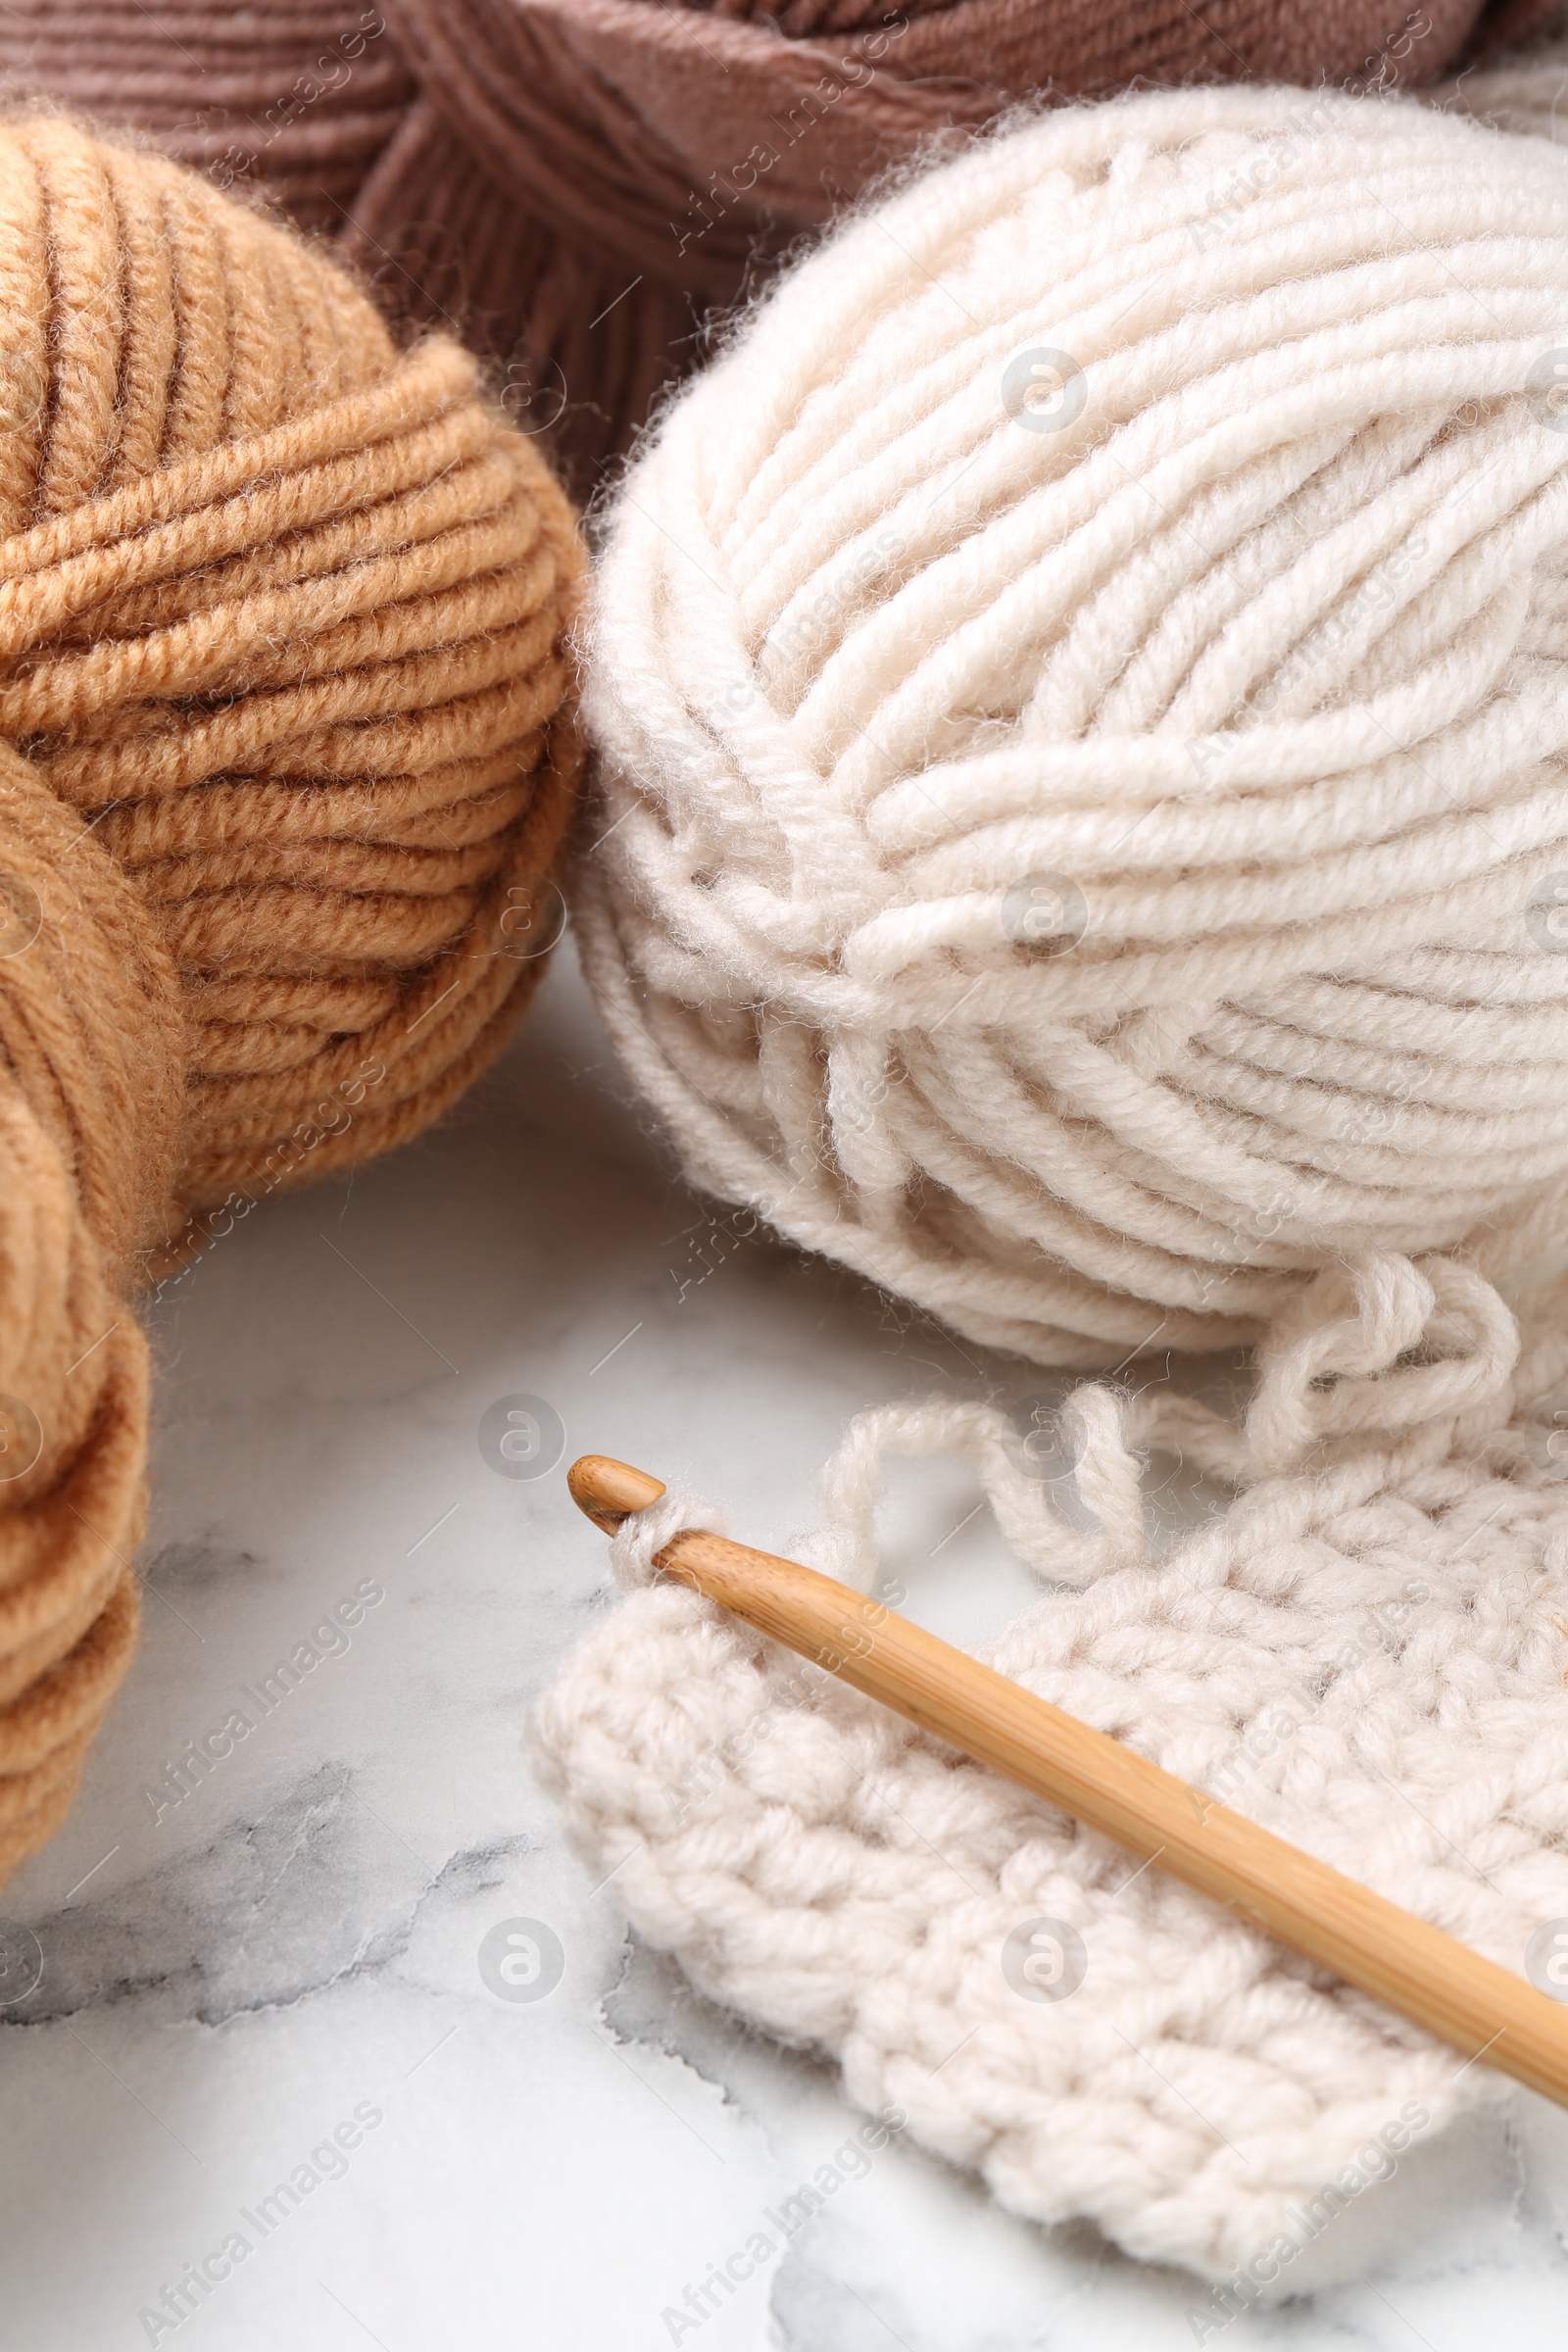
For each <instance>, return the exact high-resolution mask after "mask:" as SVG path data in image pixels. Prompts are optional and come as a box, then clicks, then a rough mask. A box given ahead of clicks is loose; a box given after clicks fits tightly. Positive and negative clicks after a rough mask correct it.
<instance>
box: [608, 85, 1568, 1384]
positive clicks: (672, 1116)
mask: <svg viewBox="0 0 1568 2352" xmlns="http://www.w3.org/2000/svg"><path fill="white" fill-rule="evenodd" d="M1482 95H1483V97H1484V96H1485V93H1482ZM1565 347H1568V158H1565V157H1564V156H1563V155H1562V154H1560V153H1559V152H1558V151H1557V150H1555V149H1554V148H1552V147H1550V146H1549V145H1548V144H1547V143H1546V142H1545V141H1544V140H1542V139H1536V138H1522V137H1505V136H1502V135H1500V134H1499V133H1497V132H1495V131H1492V130H1488V129H1483V128H1480V127H1477V126H1476V125H1475V124H1474V123H1469V122H1466V121H1463V120H1460V119H1458V118H1457V116H1455V115H1453V114H1444V113H1442V112H1439V111H1435V110H1433V109H1431V108H1426V107H1422V106H1420V105H1418V104H1416V103H1415V102H1413V101H1407V100H1390V101H1377V100H1373V99H1365V100H1360V101H1357V100H1353V99H1349V98H1339V97H1335V96H1333V95H1329V94H1322V93H1318V94H1311V93H1303V92H1300V91H1280V90H1246V89H1226V90H1218V89H1216V90H1193V91H1184V92H1180V93H1175V94H1169V95H1163V96H1155V97H1148V98H1137V99H1133V100H1131V101H1128V102H1125V103H1118V104H1114V105H1109V106H1103V107H1099V108H1093V109H1081V110H1071V109H1069V110H1064V111H1062V112H1060V113H1057V114H1053V115H1050V116H1048V117H1046V118H1044V119H1042V120H1040V121H1038V122H1034V123H1028V124H1027V125H1026V126H1025V127H1023V128H1021V129H1017V130H1014V131H1013V132H1012V133H1011V134H1010V135H1008V136H1006V137H1003V138H998V139H995V140H991V141H987V142H983V143H981V144H980V145H978V146H977V147H976V148H975V149H974V150H973V151H972V152H970V153H968V154H967V155H965V156H964V157H963V158H962V159H961V160H959V161H958V162H956V163H954V164H951V165H949V166H947V167H946V168H945V169H943V170H942V171H940V172H933V173H930V174H928V175H926V176H925V177H923V178H917V179H916V180H914V181H913V182H912V183H911V184H910V185H909V186H907V188H905V189H903V190H902V191H901V192H899V193H897V194H896V195H895V196H894V197H893V198H892V199H891V200H889V201H887V202H885V203H884V204H883V205H881V206H880V207H877V208H874V209H872V210H870V211H869V212H867V213H865V214H863V215H861V216H858V217H856V218H854V219H853V220H852V221H850V222H849V223H848V224H847V225H846V226H845V227H844V228H843V229H842V230H841V231H840V232H838V233H837V234H836V235H834V236H832V237H831V238H829V239H828V240H827V242H826V243H825V244H824V245H823V246H822V247H821V248H820V250H818V251H817V252H816V253H815V254H814V255H812V256H811V257H810V258H809V260H808V261H807V262H806V263H805V264H804V265H803V266H802V267H801V268H800V269H799V270H796V271H795V272H794V274H793V275H792V276H791V277H790V278H789V279H788V280H787V281H786V282H785V283H784V284H783V285H782V287H781V288H780V290H779V291H778V292H777V294H776V295H775V296H774V297H773V298H772V299H770V300H769V301H767V302H766V303H764V304H762V305H761V306H760V308H759V310H758V311H757V312H756V313H755V314H754V316H753V318H752V319H750V321H749V322H748V323H747V325H746V326H745V328H744V330H743V331H742V332H741V333H740V335H739V336H738V338H737V339H736V341H735V343H734V345H733V347H732V348H731V349H730V350H729V352H728V353H727V354H726V355H725V356H724V357H723V358H722V359H721V360H720V361H719V363H718V364H717V365H716V366H715V367H713V368H711V370H710V371H709V372H708V373H707V374H706V375H705V376H704V377H703V378H702V379H701V380H700V381H699V382H698V383H697V384H696V385H695V386H693V387H692V388H691V389H690V390H689V391H688V392H687V393H686V395H685V396H684V397H683V399H682V400H680V401H679V402H678V403H677V404H676V405H675V406H674V407H673V408H672V409H671V411H670V412H669V414H668V416H667V417H666V418H665V420H664V422H663V424H662V428H661V430H660V432H659V433H658V435H657V436H656V437H655V439H654V441H653V444H652V446H651V447H650V449H649V451H648V453H647V454H646V455H645V456H644V457H643V458H642V459H641V460H640V461H639V463H638V464H637V465H636V466H634V467H633V468H632V469H631V471H630V473H629V475H628V477H627V480H626V482H625V485H624V487H623V489H622V491H621V492H620V494H619V496H618V498H617V499H616V500H615V501H614V502H613V506H612V510H611V527H610V533H609V540H608V545H607V549H606V555H605V561H604V564H603V567H602V571H601V576H600V580H599V584H598V590H597V603H596V610H595V618H594V621H593V626H592V632H591V641H590V655H591V660H590V667H589V679H588V689H587V708H588V711H589V714H590V719H591V723H592V725H593V727H594V730H595V732H596V735H597V738H598V741H599V744H600V747H601V753H602V762H601V784H602V792H603V796H604V808H603V813H602V816H601V818H600V820H599V825H598V828H597V829H598V831H599V832H600V833H601V834H602V835H603V836H604V838H603V840H602V842H601V845H600V847H599V848H598V849H597V851H596V852H595V853H594V854H593V855H592V856H590V857H589V858H586V859H585V860H584V861H583V863H582V867H581V871H580V877H579V884H578V895H579V918H580V920H579V936H580V940H581V944H582V949H583V956H584V961H585V965H586V968H587V970H588V973H589V977H590V980H591V983H592V985H593V988H594V991H595V994H596V997H597V1000H598V1003H599V1006H600V1009H601V1011H602V1013H603V1015H604V1018H605V1020H606V1022H607V1024H608V1026H609V1028H610V1031H611V1033H612V1036H613V1039H614V1042H615V1044H616V1047H617V1049H618V1051H619V1053H620V1054H621V1056H622V1058H623V1059H624V1061H625V1062H626V1064H627V1066H628V1068H629V1069H630V1071H631V1073H632V1075H633V1077H634V1078H635V1079H636V1081H637V1083H638V1085H639V1086H640V1087H641V1088H642V1090H643V1091H644V1093H645V1094H646V1095H647V1097H648V1098H649V1100H650V1101H651V1102H652V1103H654V1104H655V1105H656V1106H657V1108H658V1109H659V1111H660V1113H661V1115H662V1117H663V1119H664V1120H665V1121H666V1122H667V1123H668V1126H669V1128H670V1130H671V1132H672V1134H673V1136H674V1138H675V1141H676V1143H677V1145H678V1147H679V1149H680V1152H681V1153H682V1156H683V1158H684V1160H685V1163H686V1165H687V1167H688V1169H689V1170H690V1171H691V1172H692V1174H693V1175H694V1176H695V1177H696V1178H697V1180H698V1181H699V1182H701V1183H702V1184H704V1185H705V1186H707V1187H709V1188H710V1189H711V1190H712V1191H714V1192H716V1193H719V1194H720V1195H722V1196H724V1197H726V1198H728V1199H731V1200H735V1201H747V1202H749V1203H750V1204H752V1205H753V1206H754V1207H755V1208H757V1209H759V1210H760V1211H761V1213H763V1214H765V1215H766V1216H767V1217H768V1218H769V1219H770V1220H771V1221H772V1222H773V1223H774V1224H775V1225H776V1226H777V1227H778V1228H779V1229H780V1230H782V1231H783V1232H784V1233H786V1234H788V1235H789V1236H790V1237H792V1238H793V1239H795V1240H797V1241H799V1242H801V1243H804V1244H806V1245H807V1246H809V1247H810V1248H812V1249H816V1250H824V1251H826V1252H827V1253H829V1254H830V1255H832V1256H835V1257H838V1258H841V1259H843V1260H845V1261H846V1262H848V1263H849V1264H851V1265H853V1266H855V1267H857V1268H858V1269H859V1270H860V1271H862V1272H863V1273H866V1274H868V1275H870V1276H871V1277H872V1278H873V1279H875V1280H877V1281H879V1282H881V1283H883V1284H885V1285H886V1286H887V1287H888V1288H889V1289H891V1290H893V1291H896V1292H899V1293H901V1294H904V1295H906V1296H907V1297H910V1298H912V1299H915V1300H917V1301H919V1302H920V1303H921V1304H922V1305H924V1306H926V1307H928V1308H931V1309H933V1310H935V1311H936V1312H938V1313H940V1314H941V1315H943V1316H945V1317H946V1318H947V1319H948V1320H950V1321H951V1322H952V1323H954V1324H955V1325H956V1327H957V1328H958V1329H959V1330H961V1331H963V1332H965V1333H967V1334H969V1335H971V1336H972V1337H974V1338H976V1339H979V1340H982V1341H986V1342H990V1343H993V1344H996V1345H999V1346H1004V1347H1007V1348H1016V1349H1019V1350H1021V1351H1022V1352H1024V1353H1026V1354H1028V1355H1030V1356H1032V1357H1034V1358H1035V1359H1036V1360H1037V1361H1041V1362H1047V1363H1066V1364H1074V1365H1079V1366H1082V1367H1083V1368H1085V1369H1091V1368H1095V1367H1100V1366H1104V1365H1107V1364H1112V1363H1116V1362H1118V1361H1120V1360H1121V1359H1122V1358H1124V1357H1125V1356H1126V1355H1127V1353H1128V1351H1129V1350H1130V1349H1133V1348H1139V1347H1143V1346H1152V1347H1154V1348H1161V1349H1163V1348H1168V1347H1172V1346H1175V1347H1178V1348H1214V1347H1222V1346H1232V1345H1235V1344H1236V1343H1237V1342H1239V1341H1242V1342H1245V1341H1249V1340H1251V1339H1253V1338H1255V1337H1256V1336H1257V1335H1258V1334H1259V1333H1260V1331H1261V1330H1262V1329H1263V1328H1264V1327H1265V1326H1266V1325H1267V1323H1268V1322H1269V1321H1270V1320H1271V1319H1272V1318H1273V1317H1275V1316H1276V1315H1278V1314H1279V1313H1280V1312H1281V1311H1282V1310H1283V1308H1284V1307H1285V1306H1286V1304H1287V1303H1288V1301H1289V1300H1290V1299H1291V1298H1292V1297H1293V1296H1294V1295H1295V1293H1296V1292H1297V1291H1298V1290H1299V1286H1300V1283H1301V1281H1302V1280H1303V1278H1304V1277H1305V1275H1306V1274H1307V1273H1308V1272H1309V1271H1310V1270H1311V1269H1312V1268H1313V1267H1314V1266H1317V1265H1320V1264H1322V1263H1324V1262H1325V1261H1326V1260H1327V1259H1329V1258H1331V1257H1333V1256H1334V1255H1335V1254H1337V1253H1339V1252H1343V1251H1347V1250H1358V1249H1362V1248H1366V1247H1368V1246H1376V1247H1380V1248H1384V1249H1394V1250H1433V1249H1445V1248H1453V1249H1457V1248H1463V1249H1465V1250H1467V1251H1468V1252H1469V1253H1470V1254H1471V1255H1472V1256H1473V1258H1474V1259H1475V1261H1476V1262H1477V1263H1479V1264H1481V1265H1482V1266H1483V1267H1484V1268H1485V1270H1487V1271H1488V1272H1489V1273H1490V1274H1491V1275H1492V1276H1493V1277H1494V1278H1495V1277H1497V1276H1499V1275H1502V1274H1505V1273H1508V1272H1510V1271H1512V1270H1515V1269H1517V1268H1518V1267H1520V1266H1521V1265H1522V1264H1524V1263H1526V1262H1527V1261H1529V1260H1531V1259H1532V1258H1535V1257H1537V1256H1538V1255H1540V1254H1541V1253H1543V1252H1544V1251H1545V1250H1548V1249H1550V1248H1553V1247H1555V1246H1557V1245H1558V1244H1560V1243H1561V1242H1562V1241H1563V1240H1564V1239H1565V1238H1568V1206H1565V1203H1568V1187H1565V1184H1564V1176H1565V1174H1568V1083H1565V1081H1568V956H1562V955H1561V954H1558V953H1548V952H1544V949H1543V947H1542V945H1541V944H1540V943H1541V941H1542V939H1543V938H1544V939H1545V940H1546V943H1547V946H1550V945H1552V944H1553V935H1551V934H1550V933H1549V931H1548V929H1547V926H1549V925H1550V923H1551V922H1552V921H1554V920H1555V919H1556V917H1555V916H1554V914H1553V908H1554V907H1555V904H1556V901H1555V899H1554V898H1553V896H1552V893H1553V891H1554V890H1555V889H1556V888H1557V883H1558V877H1559V876H1560V875H1561V874H1562V873H1563V871H1564V869H1568V768H1565V764H1564V755H1565V753H1568V431H1564V430H1562V429H1560V428H1561V426H1562V425H1563V424H1565V423H1568V412H1562V411H1561V400H1562V387H1563V386H1568V349H1565ZM1554 355H1555V356H1554ZM1559 374H1560V375H1561V378H1562V385H1559ZM1532 926H1534V928H1532ZM1564 936H1565V938H1568V931H1565V935H1564Z"/></svg>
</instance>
